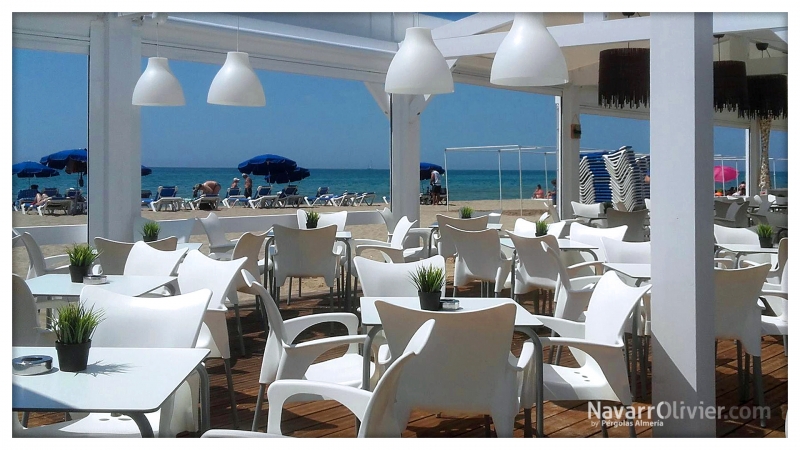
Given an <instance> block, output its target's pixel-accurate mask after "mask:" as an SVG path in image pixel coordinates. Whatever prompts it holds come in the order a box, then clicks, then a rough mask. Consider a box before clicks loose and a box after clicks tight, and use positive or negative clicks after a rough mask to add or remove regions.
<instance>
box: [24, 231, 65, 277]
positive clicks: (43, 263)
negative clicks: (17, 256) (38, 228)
mask: <svg viewBox="0 0 800 450" xmlns="http://www.w3.org/2000/svg"><path fill="white" fill-rule="evenodd" d="M18 239H20V240H21V241H22V244H23V245H25V250H26V251H27V252H28V260H29V266H28V276H27V277H26V278H27V279H30V278H34V277H40V276H42V275H45V274H48V273H69V256H67V255H56V256H49V257H47V258H45V257H44V254H43V253H42V249H41V248H40V247H39V244H38V243H37V242H36V239H34V238H33V236H31V234H30V233H28V232H27V231H26V232H24V233H22V234H21V235H20V237H19V238H18Z"/></svg>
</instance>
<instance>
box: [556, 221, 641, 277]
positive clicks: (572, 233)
mask: <svg viewBox="0 0 800 450" xmlns="http://www.w3.org/2000/svg"><path fill="white" fill-rule="evenodd" d="M627 231H628V227H627V225H622V226H619V227H614V228H593V227H589V226H586V225H583V224H580V223H573V224H572V225H571V226H570V229H569V239H570V240H571V241H575V242H580V243H583V244H589V245H593V246H595V247H597V250H594V253H595V254H596V255H597V261H601V262H604V261H605V260H606V254H605V252H604V251H603V241H602V240H601V238H603V237H605V238H609V239H616V240H618V241H621V240H622V238H623V237H625V233H626V232H627ZM577 253H578V252H570V255H574V254H577ZM580 256H581V257H582V259H583V261H593V260H594V259H593V258H592V257H591V256H590V255H589V254H588V253H584V252H580ZM570 262H571V261H570ZM598 269H599V267H598ZM599 273H602V271H601V272H595V274H599Z"/></svg>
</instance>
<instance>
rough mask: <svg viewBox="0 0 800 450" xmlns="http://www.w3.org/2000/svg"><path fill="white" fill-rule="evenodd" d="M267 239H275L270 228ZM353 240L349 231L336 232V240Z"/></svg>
mask: <svg viewBox="0 0 800 450" xmlns="http://www.w3.org/2000/svg"><path fill="white" fill-rule="evenodd" d="M267 237H275V233H274V232H273V231H272V229H271V228H270V230H269V231H267ZM352 238H353V233H351V232H349V231H337V232H336V239H339V240H345V241H346V240H348V239H352Z"/></svg>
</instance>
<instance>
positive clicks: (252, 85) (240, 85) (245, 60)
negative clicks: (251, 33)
mask: <svg viewBox="0 0 800 450" xmlns="http://www.w3.org/2000/svg"><path fill="white" fill-rule="evenodd" d="M208 103H212V104H215V105H226V106H264V105H266V104H267V100H266V98H265V97H264V88H263V87H262V86H261V81H259V79H258V75H256V72H255V71H254V70H253V67H252V66H250V55H248V54H247V53H245V52H240V51H239V25H238V18H237V25H236V51H235V52H228V58H227V59H226V60H225V64H224V65H223V66H222V68H221V69H219V72H217V75H216V76H215V77H214V81H212V82H211V87H210V88H209V89H208Z"/></svg>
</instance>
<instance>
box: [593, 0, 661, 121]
mask: <svg viewBox="0 0 800 450" xmlns="http://www.w3.org/2000/svg"><path fill="white" fill-rule="evenodd" d="M622 14H623V15H625V16H626V17H631V16H632V15H633V14H634V13H622ZM628 45H630V44H628ZM598 71H599V77H598V81H597V103H598V104H599V105H601V106H605V107H607V108H611V107H614V108H624V107H625V106H626V105H627V106H628V107H630V108H634V107H639V106H641V105H644V106H647V104H648V103H649V101H650V49H649V48H630V47H628V48H612V49H608V50H603V51H601V52H600V61H599V67H598Z"/></svg>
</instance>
